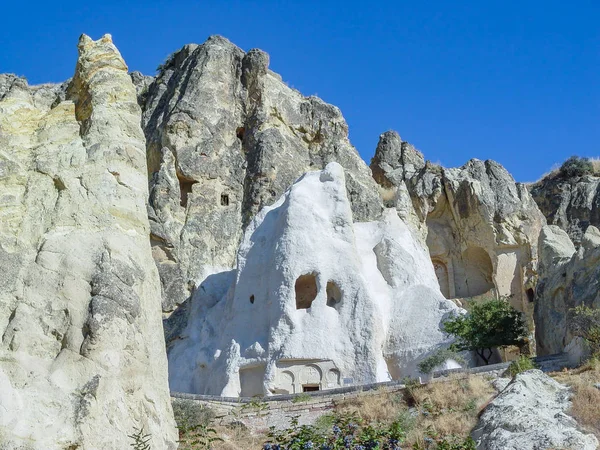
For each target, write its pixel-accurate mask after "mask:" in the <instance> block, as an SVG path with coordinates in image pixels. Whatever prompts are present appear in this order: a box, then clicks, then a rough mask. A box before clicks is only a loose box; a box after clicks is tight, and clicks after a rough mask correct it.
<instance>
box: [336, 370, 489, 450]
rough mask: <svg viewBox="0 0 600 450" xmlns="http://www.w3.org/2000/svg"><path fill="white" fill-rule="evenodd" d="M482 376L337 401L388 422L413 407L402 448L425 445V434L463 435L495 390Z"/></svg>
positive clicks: (343, 409)
mask: <svg viewBox="0 0 600 450" xmlns="http://www.w3.org/2000/svg"><path fill="white" fill-rule="evenodd" d="M495 392H496V391H495V390H494V388H493V387H492V386H491V384H490V382H489V381H487V380H486V379H485V378H483V377H481V376H466V377H465V376H464V375H463V376H462V377H455V378H453V379H451V380H450V381H448V382H443V383H442V382H441V383H431V384H428V385H422V386H416V387H412V388H410V389H408V390H407V391H405V392H404V393H392V394H390V393H387V392H381V393H378V394H373V393H370V394H369V393H365V394H363V395H360V396H358V397H356V398H353V399H348V400H344V401H342V402H339V403H337V404H336V407H335V410H336V412H338V413H350V414H351V413H356V414H358V416H359V417H361V418H362V419H363V420H365V421H366V422H381V423H389V422H392V421H393V420H396V419H397V418H398V417H399V416H401V415H407V414H408V411H409V408H410V407H414V408H415V409H414V412H415V419H414V423H413V426H412V427H411V429H410V431H409V432H408V436H407V440H406V443H405V444H404V446H403V448H407V449H409V448H412V446H413V444H415V443H416V444H420V445H421V446H423V445H424V438H425V437H427V436H430V435H432V434H434V435H436V436H460V437H463V438H466V437H467V436H468V435H469V434H470V432H471V430H472V429H473V427H474V426H475V424H476V423H477V415H478V414H479V412H480V411H481V409H482V408H483V407H484V406H485V405H486V404H487V403H488V402H489V401H490V399H491V398H492V397H493V395H494V394H495Z"/></svg>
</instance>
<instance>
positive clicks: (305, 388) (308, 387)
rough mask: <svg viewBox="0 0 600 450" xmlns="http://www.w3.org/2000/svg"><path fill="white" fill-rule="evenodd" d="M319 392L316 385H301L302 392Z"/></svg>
mask: <svg viewBox="0 0 600 450" xmlns="http://www.w3.org/2000/svg"><path fill="white" fill-rule="evenodd" d="M318 390H319V385H318V384H303V385H302V392H314V391H318Z"/></svg>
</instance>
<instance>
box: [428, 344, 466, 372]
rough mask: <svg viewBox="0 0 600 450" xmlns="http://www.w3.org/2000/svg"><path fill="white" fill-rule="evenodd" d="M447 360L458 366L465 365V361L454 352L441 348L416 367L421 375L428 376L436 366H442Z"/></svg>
mask: <svg viewBox="0 0 600 450" xmlns="http://www.w3.org/2000/svg"><path fill="white" fill-rule="evenodd" d="M449 359H452V360H454V361H456V362H457V363H458V364H460V365H464V364H466V361H465V359H464V358H463V357H462V356H461V355H459V354H458V353H456V352H455V351H453V350H450V349H449V348H441V349H439V350H437V351H436V352H435V353H433V354H432V355H431V356H429V357H427V358H425V359H424V360H423V361H421V362H420V363H419V365H418V367H419V370H420V371H421V373H428V374H429V373H431V372H433V369H435V368H436V367H437V366H439V365H440V364H443V363H444V362H446V361H447V360H449Z"/></svg>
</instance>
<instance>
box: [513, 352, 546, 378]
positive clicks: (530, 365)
mask: <svg viewBox="0 0 600 450" xmlns="http://www.w3.org/2000/svg"><path fill="white" fill-rule="evenodd" d="M537 368H538V367H537V364H536V363H535V362H534V361H533V359H531V358H528V357H527V356H524V355H521V356H519V358H518V359H516V360H514V361H513V362H511V363H510V366H508V369H506V372H507V373H508V374H509V375H510V376H511V377H513V378H514V377H515V376H516V375H517V374H519V373H521V372H525V371H527V370H531V369H537Z"/></svg>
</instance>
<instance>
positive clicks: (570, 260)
mask: <svg viewBox="0 0 600 450" xmlns="http://www.w3.org/2000/svg"><path fill="white" fill-rule="evenodd" d="M599 236H600V232H599V231H598V229H597V228H596V227H594V226H591V225H590V226H589V227H588V228H587V231H586V232H585V234H584V235H583V237H582V239H581V243H582V245H581V247H580V248H579V250H576V248H575V245H574V244H573V242H572V241H571V239H570V238H569V235H568V234H567V232H566V231H564V230H562V229H561V228H560V227H558V226H557V225H549V226H546V227H544V228H543V229H542V233H541V234H540V240H539V249H540V266H539V283H538V286H537V290H536V300H535V316H534V317H535V322H536V338H537V339H536V341H537V350H538V354H539V355H549V354H553V353H558V352H562V351H563V350H565V347H568V346H569V344H571V341H572V340H573V335H572V334H571V332H570V330H569V328H570V326H569V309H571V308H575V307H576V306H579V305H587V306H589V307H594V308H600V239H599Z"/></svg>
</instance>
